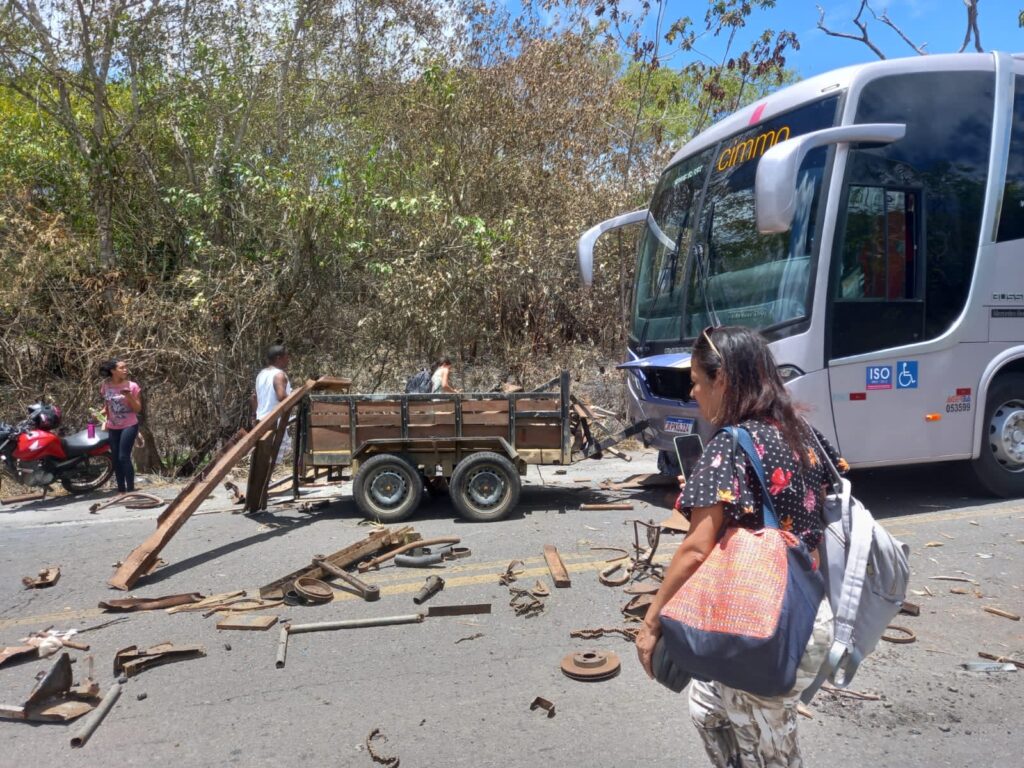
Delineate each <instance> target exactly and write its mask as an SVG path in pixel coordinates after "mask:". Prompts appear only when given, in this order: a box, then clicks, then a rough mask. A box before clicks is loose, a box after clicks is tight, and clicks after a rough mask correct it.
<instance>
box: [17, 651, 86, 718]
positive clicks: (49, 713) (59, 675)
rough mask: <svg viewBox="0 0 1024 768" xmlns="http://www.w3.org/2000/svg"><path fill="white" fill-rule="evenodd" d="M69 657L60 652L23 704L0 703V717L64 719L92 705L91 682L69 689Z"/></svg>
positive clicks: (83, 711)
mask: <svg viewBox="0 0 1024 768" xmlns="http://www.w3.org/2000/svg"><path fill="white" fill-rule="evenodd" d="M71 684H72V678H71V657H70V656H69V655H68V654H66V653H62V654H61V655H60V657H59V658H58V659H57V661H56V662H54V665H53V666H52V667H51V668H50V670H49V671H48V672H47V673H46V674H45V675H44V676H43V678H42V680H40V681H39V682H38V683H37V684H36V686H35V688H33V689H32V692H31V693H30V694H29V695H28V698H27V699H26V700H25V703H24V704H21V705H20V706H10V705H7V704H0V718H6V719H8V720H28V721H32V722H67V721H68V720H74V719H75V718H77V717H81V716H82V715H84V714H86V713H87V712H90V711H92V709H93V708H94V707H95V706H96V704H97V702H96V701H95V695H94V693H93V691H94V686H93V685H92V683H91V681H87V682H86V683H84V684H83V685H81V686H78V687H77V688H75V689H72V687H71Z"/></svg>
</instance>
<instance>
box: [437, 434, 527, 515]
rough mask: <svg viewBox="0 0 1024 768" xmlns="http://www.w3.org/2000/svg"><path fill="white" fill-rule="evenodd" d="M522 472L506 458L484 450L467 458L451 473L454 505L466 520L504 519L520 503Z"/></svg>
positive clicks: (451, 491)
mask: <svg viewBox="0 0 1024 768" xmlns="http://www.w3.org/2000/svg"><path fill="white" fill-rule="evenodd" d="M520 488H521V485H520V482H519V472H517V471H516V468H515V465H514V464H513V463H512V462H511V461H509V460H508V459H507V458H506V457H505V456H502V455H501V454H500V453H494V452H493V451H481V452H480V453H474V454H472V455H471V456H467V457H466V458H464V459H463V460H462V461H460V462H459V463H458V465H456V467H455V471H454V472H453V473H452V482H451V485H450V486H449V489H450V493H451V497H452V504H454V505H455V509H457V510H458V512H459V514H460V515H461V516H462V517H464V518H466V519H467V520H472V521H474V522H478V523H485V522H491V521H493V520H501V519H502V518H504V517H505V516H506V515H508V513H509V512H510V511H511V510H512V509H513V508H514V507H515V506H516V504H518V503H519V490H520Z"/></svg>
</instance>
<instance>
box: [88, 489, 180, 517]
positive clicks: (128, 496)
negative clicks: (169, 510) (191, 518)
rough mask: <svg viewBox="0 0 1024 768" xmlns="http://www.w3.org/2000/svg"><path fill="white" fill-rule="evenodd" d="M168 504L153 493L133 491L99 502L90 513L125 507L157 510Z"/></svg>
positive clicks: (91, 507) (92, 507) (90, 509)
mask: <svg viewBox="0 0 1024 768" xmlns="http://www.w3.org/2000/svg"><path fill="white" fill-rule="evenodd" d="M166 503H167V502H166V501H164V500H163V499H161V498H160V497H159V496H154V495H153V494H151V493H140V492H138V491H132V492H131V493H119V494H118V495H117V496H114V497H113V498H111V499H107V500H106V501H97V502H96V503H95V504H93V505H91V506H90V507H89V513H90V514H93V515H95V514H96V513H97V512H99V511H100V510H101V509H107V508H108V507H117V506H124V507H126V508H128V509H155V508H156V507H159V506H162V505H164V504H166Z"/></svg>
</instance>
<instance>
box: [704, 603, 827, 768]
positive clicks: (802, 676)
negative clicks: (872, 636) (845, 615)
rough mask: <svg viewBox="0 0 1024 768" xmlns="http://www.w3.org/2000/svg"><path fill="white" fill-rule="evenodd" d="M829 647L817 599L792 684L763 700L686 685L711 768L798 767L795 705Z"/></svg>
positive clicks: (717, 687)
mask: <svg viewBox="0 0 1024 768" xmlns="http://www.w3.org/2000/svg"><path fill="white" fill-rule="evenodd" d="M831 644H832V609H831V607H830V606H829V604H828V600H822V602H821V606H820V607H819V608H818V615H817V617H816V618H815V621H814V632H812V633H811V639H810V640H808V641H807V649H806V650H805V651H804V655H803V658H802V659H801V660H800V668H799V670H798V671H797V676H796V685H795V686H794V688H793V690H792V691H790V693H789V694H787V695H786V696H778V697H776V698H771V699H766V698H763V697H761V696H755V695H754V694H752V693H746V692H745V691H738V690H736V689H735V688H729V687H728V686H725V685H722V684H720V683H702V682H699V681H697V680H694V681H693V682H692V683H690V717H692V718H693V722H694V724H695V725H696V726H697V731H698V732H699V733H700V735H701V739H702V740H703V741H704V748H705V749H706V750H707V753H708V757H710V758H711V764H712V765H714V766H715V768H801V767H802V766H803V760H802V759H801V758H800V747H799V745H798V744H797V740H796V719H797V713H796V705H797V701H798V697H799V695H800V693H801V692H802V691H803V689H804V688H806V687H807V686H808V685H810V684H811V682H812V681H813V680H814V677H815V675H816V674H817V672H818V668H819V667H820V666H821V663H822V662H823V661H824V660H825V656H826V655H827V654H828V649H829V646H830V645H831Z"/></svg>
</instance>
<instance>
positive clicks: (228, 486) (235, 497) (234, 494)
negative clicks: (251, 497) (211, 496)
mask: <svg viewBox="0 0 1024 768" xmlns="http://www.w3.org/2000/svg"><path fill="white" fill-rule="evenodd" d="M224 490H226V491H228V493H230V494H231V503H232V504H245V494H244V493H242V490H241V489H240V488H239V487H238V486H237V485H235V484H234V483H233V482H231V481H230V480H228V481H227V482H225V483H224Z"/></svg>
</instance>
